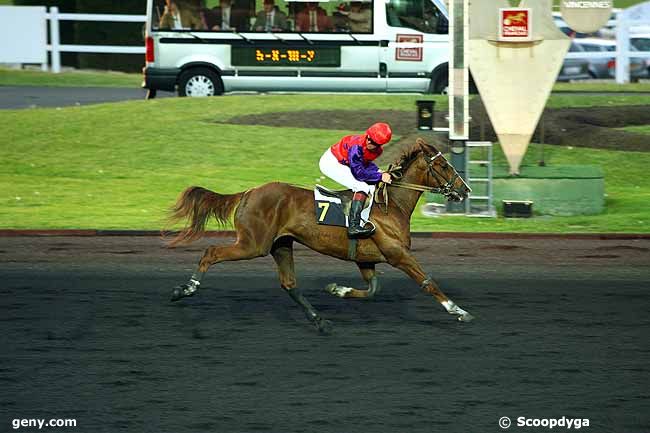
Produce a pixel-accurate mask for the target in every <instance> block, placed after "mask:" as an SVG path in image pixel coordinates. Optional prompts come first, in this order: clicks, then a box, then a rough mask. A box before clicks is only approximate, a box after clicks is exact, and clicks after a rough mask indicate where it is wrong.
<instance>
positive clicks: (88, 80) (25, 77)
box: [0, 68, 650, 93]
mask: <svg viewBox="0 0 650 433" xmlns="http://www.w3.org/2000/svg"><path fill="white" fill-rule="evenodd" d="M141 84H142V74H126V73H122V72H89V71H71V72H62V73H60V74H53V73H51V72H43V71H24V70H15V69H3V68H0V86H49V87H138V88H139V87H140V85H141ZM553 91H556V92H557V91H562V92H573V91H575V92H626V93H629V92H650V82H644V83H628V84H616V83H589V82H584V83H556V84H555V86H554V87H553Z"/></svg>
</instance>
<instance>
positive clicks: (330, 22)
mask: <svg viewBox="0 0 650 433" xmlns="http://www.w3.org/2000/svg"><path fill="white" fill-rule="evenodd" d="M372 1H373V0H365V1H349V2H340V3H339V2H338V1H325V2H305V1H284V0H154V1H153V11H151V12H152V13H151V17H152V29H153V30H160V31H205V32H229V33H232V32H240V33H241V32H262V33H265V32H289V33H291V32H295V33H298V32H300V33H350V32H352V33H372V6H373V3H372ZM376 1H380V0H376Z"/></svg>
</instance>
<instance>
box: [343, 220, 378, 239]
mask: <svg viewBox="0 0 650 433" xmlns="http://www.w3.org/2000/svg"><path fill="white" fill-rule="evenodd" d="M368 224H370V225H371V226H372V227H370V228H365V227H361V224H359V228H358V229H356V230H358V231H357V232H356V233H351V232H350V231H351V230H352V228H351V227H348V238H349V239H365V238H369V237H371V236H372V235H374V234H375V232H376V231H377V227H376V226H375V225H374V224H373V223H372V222H371V221H368Z"/></svg>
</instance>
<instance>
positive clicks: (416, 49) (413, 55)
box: [395, 35, 422, 62]
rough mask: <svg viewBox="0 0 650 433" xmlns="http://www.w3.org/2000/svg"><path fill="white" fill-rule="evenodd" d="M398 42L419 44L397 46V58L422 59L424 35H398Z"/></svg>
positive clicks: (419, 60)
mask: <svg viewBox="0 0 650 433" xmlns="http://www.w3.org/2000/svg"><path fill="white" fill-rule="evenodd" d="M397 43H410V44H414V45H415V44H417V46H413V47H408V46H407V47H399V46H398V47H396V49H395V60H406V61H411V62H421V61H422V35H397Z"/></svg>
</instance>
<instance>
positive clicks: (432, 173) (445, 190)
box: [398, 138, 472, 201]
mask: <svg viewBox="0 0 650 433" xmlns="http://www.w3.org/2000/svg"><path fill="white" fill-rule="evenodd" d="M398 165H400V166H401V167H403V169H404V179H405V180H406V178H409V177H413V180H412V181H414V183H420V184H422V185H425V186H427V187H430V188H431V192H437V193H440V194H442V195H444V196H445V197H446V198H447V199H448V200H450V201H463V200H464V199H465V198H467V196H468V194H469V193H470V192H471V191H472V190H471V189H470V187H469V186H468V185H467V184H466V183H465V181H464V180H463V178H462V177H461V176H460V175H459V174H458V172H457V171H456V169H455V168H454V166H453V165H451V163H449V161H447V158H445V157H444V155H443V154H442V153H441V152H440V151H438V149H436V148H435V147H434V146H432V145H430V144H428V143H426V142H425V141H424V140H423V139H421V138H418V139H417V140H416V141H415V145H414V146H412V147H411V148H410V149H409V150H407V152H406V153H405V154H404V155H403V156H402V159H401V160H400V162H398ZM411 173H413V174H412V175H411Z"/></svg>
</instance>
